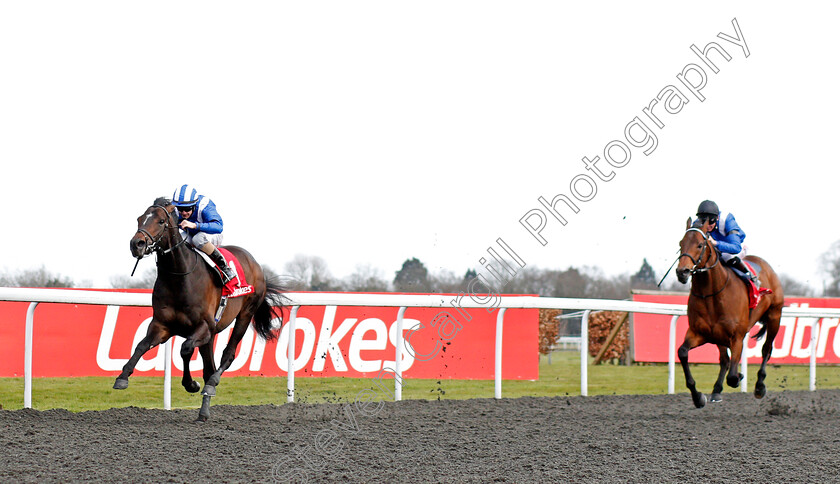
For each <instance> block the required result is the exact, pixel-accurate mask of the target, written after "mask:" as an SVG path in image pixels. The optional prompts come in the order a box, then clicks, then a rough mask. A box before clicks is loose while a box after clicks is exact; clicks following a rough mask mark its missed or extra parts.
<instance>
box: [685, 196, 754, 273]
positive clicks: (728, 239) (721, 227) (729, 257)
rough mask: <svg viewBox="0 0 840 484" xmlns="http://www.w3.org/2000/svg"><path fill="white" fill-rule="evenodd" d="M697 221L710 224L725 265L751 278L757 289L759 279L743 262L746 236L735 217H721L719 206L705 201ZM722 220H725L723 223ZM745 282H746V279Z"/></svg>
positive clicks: (711, 232) (698, 211) (728, 215)
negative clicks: (743, 245)
mask: <svg viewBox="0 0 840 484" xmlns="http://www.w3.org/2000/svg"><path fill="white" fill-rule="evenodd" d="M697 219H698V220H699V221H701V222H702V221H704V220H706V221H708V222H709V235H710V236H711V237H712V240H713V241H714V244H715V245H716V246H717V248H718V250H720V258H721V259H722V260H723V263H724V264H725V265H728V266H730V267H732V268H734V269H736V270H737V271H739V272H742V273H744V276H742V278H746V277H749V279H750V280H751V281H752V282H753V284H755V287H756V288H758V287H759V280H758V277H756V276H755V275H754V274H753V273H752V272H751V271H750V270H749V269H747V265H746V264H745V263H744V261H743V260H741V257H743V256H745V255H746V250H744V248H743V247H742V246H741V244H742V243H743V242H744V238H745V237H746V234H745V233H744V231H743V230H741V227H740V226H738V222H736V221H735V216H734V215H732V214H731V213H727V214H726V215H725V217H721V213H720V209H718V206H717V204H716V203H715V202H713V201H711V200H704V201H703V202H702V203H700V206H699V207H697ZM721 219H723V220H722V221H721ZM744 280H745V281H746V279H744Z"/></svg>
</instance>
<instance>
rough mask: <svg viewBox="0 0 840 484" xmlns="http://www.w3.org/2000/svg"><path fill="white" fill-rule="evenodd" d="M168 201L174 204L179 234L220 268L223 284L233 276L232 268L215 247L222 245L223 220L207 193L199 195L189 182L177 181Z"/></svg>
mask: <svg viewBox="0 0 840 484" xmlns="http://www.w3.org/2000/svg"><path fill="white" fill-rule="evenodd" d="M172 205H175V206H176V207H178V220H179V222H178V225H179V227H180V228H181V236H182V237H184V239H186V240H187V242H189V243H191V244H192V245H194V246H195V247H197V248H198V249H199V250H200V251H202V252H204V253H205V254H207V255H208V256H210V259H212V260H213V262H214V263H215V264H216V265H217V266H219V268H221V269H222V272H224V279H225V280H224V281H223V284H226V283H227V282H228V281H230V280H231V279H233V277H234V276H235V275H234V273H233V270H232V269H231V268H230V267H228V265H227V263H226V262H225V258H224V256H222V253H221V252H219V250H218V249H217V248H216V247H218V246H220V245H222V230H223V229H224V223H223V222H222V217H221V216H220V215H219V212H218V211H216V204H215V203H213V200H210V198H209V197H205V196H204V195H199V194H198V190H196V189H195V188H194V187H192V186H191V185H181V186H180V187H178V188H176V189H175V193H174V194H173V195H172Z"/></svg>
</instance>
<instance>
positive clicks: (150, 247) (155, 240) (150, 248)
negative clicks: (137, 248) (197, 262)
mask: <svg viewBox="0 0 840 484" xmlns="http://www.w3.org/2000/svg"><path fill="white" fill-rule="evenodd" d="M149 208H159V209H161V210H163V213H164V214H165V215H166V222H165V223H164V225H163V230H161V231H160V234H159V235H158V236H157V237H154V236H152V234H150V233H149V231H147V230H146V229H143V228H138V229H137V232H136V233H138V234H141V235H142V236H143V238H144V239H145V240H146V249H145V250H144V252H143V256H142V257H146V256H147V255H149V254H151V253H152V252H155V251H156V250H159V248H158V244H160V242H161V240H162V239H163V236H164V235H165V234H166V231H167V230H172V229H173V228H175V226H173V225H171V224H170V222H171V220H172V214H171V213H169V211H168V210H166V207H163V206H161V205H152V206H151V207H149ZM183 243H184V239H183V238H181V241H180V242H178V243H177V244H175V245H174V246H172V247H170V248H168V249H166V250H164V251H163V253H164V254H167V253H169V252H172V251H173V250H175V248H176V247H178V246H179V245H181V244H183ZM142 257H138V259H140V258H142Z"/></svg>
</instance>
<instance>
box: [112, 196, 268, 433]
mask: <svg viewBox="0 0 840 484" xmlns="http://www.w3.org/2000/svg"><path fill="white" fill-rule="evenodd" d="M225 249H227V250H228V251H230V253H232V254H233V255H234V256H236V258H237V259H239V263H240V265H241V268H242V271H243V273H244V274H242V276H244V279H245V281H247V283H248V284H249V285H253V291H252V292H250V293H247V294H245V295H243V296H239V297H232V298H230V300H229V301H227V304H226V306H225V307H224V310H223V311H224V312H223V313H221V317H220V319H219V321H218V322H217V321H216V319H217V318H216V313H217V310H218V308H219V306H220V300H221V297H222V283H221V279H220V278H219V275H218V273H217V272H216V269H215V268H211V267H210V266H209V265H208V264H206V263H205V262H204V261H202V259H201V256H200V255H199V254H198V252H197V251H196V250H194V249H193V248H191V247H190V246H189V244H187V243H186V242H185V240H184V238H183V237H182V236H181V233H180V231H179V228H178V215H177V214H176V213H175V206H174V205H172V204H171V203H170V201H169V200H168V199H166V198H158V199H157V200H155V202H154V204H153V205H152V206H150V207H149V208H147V209H146V211H145V212H144V213H143V215H141V216H140V217H138V219H137V232H136V233H135V234H134V236H133V237H132V238H131V254H132V255H133V256H134V257H136V258H137V259H141V258H143V257H145V256H147V255H149V254H151V253H153V252H154V253H156V254H157V280H156V281H155V286H154V289H153V291H152V321H151V323H150V324H149V329H148V332H147V333H146V336H145V337H144V338H143V339H142V340H141V341H140V342H139V343H138V344H137V347H136V348H135V349H134V354H133V355H132V356H131V358H130V359H129V360H128V362H127V363H126V364H125V366H124V367H123V369H122V373H120V375H119V376H118V377H117V380H116V381H115V382H114V388H115V389H117V390H122V389H125V388H127V387H128V377H129V376H130V375H131V373H132V372H133V371H134V367H135V365H136V364H137V362H138V361H139V360H140V358H141V357H142V356H143V355H144V354H145V353H146V352H147V351H149V349H151V348H153V347H155V346H157V345H159V344H161V343H164V342H166V341H167V340H169V338H171V337H173V336H181V337H183V338H185V341H184V343H183V345H182V346H181V358H183V361H184V376H183V378H182V380H181V383H182V384H183V385H184V388H185V389H186V390H187V391H188V392H190V393H195V392H197V391H198V390H199V385H198V383H197V382H196V381H195V380H193V379H192V377H191V375H190V365H189V361H190V359H191V358H192V355H193V353H194V351H195V349H196V348H198V351H199V353H200V354H201V358H202V361H203V364H204V375H203V376H204V389H203V390H202V392H201V393H202V394H203V395H204V398H203V400H202V405H201V410H200V411H199V417H198V420H199V421H206V420H207V419H208V418H209V416H210V397H212V396H214V395H215V394H216V385H218V384H219V379H220V377H221V375H222V373H223V372H224V371H225V370H227V369H228V367H230V364H231V363H232V362H233V359H234V356H235V352H236V347H237V346H238V345H239V342H240V341H241V340H242V337H243V336H244V335H245V332H246V331H247V329H248V325H249V324H251V321H252V320H253V323H254V329H256V332H257V334H258V335H260V336H261V337H263V338H265V339H273V338H274V337H275V336H276V335H275V332H274V330H272V319H274V317H279V318H280V321H282V318H283V309H284V306H283V304H284V302H285V297H284V296H283V288H282V287H280V286H279V285H277V284H274V283H273V282H271V281H266V278H265V275H264V273H263V270H262V268H261V267H260V265H259V264H258V263H257V262H256V261H255V260H254V258H253V257H252V256H251V254H249V253H248V252H247V251H246V250H245V249H242V248H240V247H235V246H227V247H225ZM234 320H235V321H236V322H235V324H234V326H233V330H232V331H231V335H230V340H229V342H228V343H227V346H226V347H225V349H224V352H223V353H222V358H221V361H220V363H219V367H218V368H216V365H215V361H214V360H213V341H214V340H215V338H216V335H217V334H218V333H219V332H221V331H222V330H224V329H225V328H227V327H228V326H229V325H230V324H231V323H233V322H234Z"/></svg>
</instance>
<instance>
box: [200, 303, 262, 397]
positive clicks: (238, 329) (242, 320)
mask: <svg viewBox="0 0 840 484" xmlns="http://www.w3.org/2000/svg"><path fill="white" fill-rule="evenodd" d="M253 316H254V311H253V310H252V309H247V310H242V311H240V312H239V314H238V315H237V316H236V324H234V326H233V331H231V333H230V341H228V344H227V346H225V350H224V351H223V352H222V360H221V361H220V362H219V368H218V369H217V370H216V371H215V373H213V374H212V375H211V376H210V378H209V379H206V380H204V389H203V390H202V391H201V393H202V394H204V395H210V396H215V395H216V386H217V385H218V384H219V381H220V380H221V378H222V373H224V372H225V370H227V369H228V368H230V365H231V363H233V358H234V356H236V347H237V346H239V342H240V341H242V337H243V336H245V332H246V331H248V325H250V324H251V318H252V317H253Z"/></svg>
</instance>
